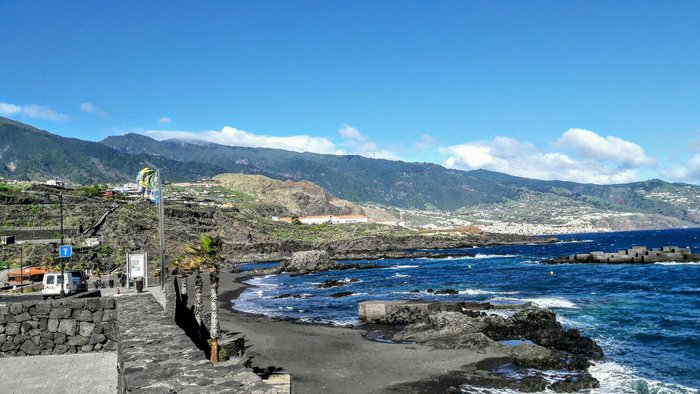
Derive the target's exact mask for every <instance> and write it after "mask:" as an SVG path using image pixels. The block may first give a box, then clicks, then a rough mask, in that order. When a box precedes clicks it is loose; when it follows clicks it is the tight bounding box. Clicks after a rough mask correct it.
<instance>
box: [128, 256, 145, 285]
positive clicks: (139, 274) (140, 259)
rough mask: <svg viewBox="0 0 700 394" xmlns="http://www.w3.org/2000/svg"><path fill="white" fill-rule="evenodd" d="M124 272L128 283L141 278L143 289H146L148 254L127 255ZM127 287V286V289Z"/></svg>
mask: <svg viewBox="0 0 700 394" xmlns="http://www.w3.org/2000/svg"><path fill="white" fill-rule="evenodd" d="M126 272H127V276H128V279H129V281H131V279H134V278H143V280H144V285H145V287H148V254H147V253H127V254H126ZM128 287H129V285H128V284H127V288H128Z"/></svg>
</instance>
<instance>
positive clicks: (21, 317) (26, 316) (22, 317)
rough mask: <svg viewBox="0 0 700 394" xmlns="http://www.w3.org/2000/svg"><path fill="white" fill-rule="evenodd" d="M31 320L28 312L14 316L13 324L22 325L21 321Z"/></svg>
mask: <svg viewBox="0 0 700 394" xmlns="http://www.w3.org/2000/svg"><path fill="white" fill-rule="evenodd" d="M27 320H32V315H30V314H29V312H22V313H20V314H19V315H17V316H15V322H17V323H22V322H23V321H27Z"/></svg>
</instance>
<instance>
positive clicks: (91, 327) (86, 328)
mask: <svg viewBox="0 0 700 394" xmlns="http://www.w3.org/2000/svg"><path fill="white" fill-rule="evenodd" d="M93 331H95V324H93V323H88V322H81V323H80V330H79V333H80V335H81V336H84V337H88V338H89V337H90V336H91V335H92V333H93Z"/></svg>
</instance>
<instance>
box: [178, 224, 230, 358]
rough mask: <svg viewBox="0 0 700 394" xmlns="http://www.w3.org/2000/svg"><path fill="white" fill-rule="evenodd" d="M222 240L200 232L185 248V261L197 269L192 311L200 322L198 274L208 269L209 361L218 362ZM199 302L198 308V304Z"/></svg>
mask: <svg viewBox="0 0 700 394" xmlns="http://www.w3.org/2000/svg"><path fill="white" fill-rule="evenodd" d="M222 246H223V241H222V240H221V238H220V237H218V236H216V237H211V236H209V235H206V234H202V235H200V237H199V242H198V243H197V244H195V245H190V246H189V247H188V248H187V255H188V256H189V258H188V259H186V261H189V262H190V263H189V264H191V266H192V267H193V268H196V270H197V278H196V280H195V287H194V288H195V296H194V299H195V303H194V307H195V310H194V313H195V319H197V320H198V323H200V324H201V313H202V311H201V308H202V306H201V304H202V295H201V294H202V278H201V276H200V275H199V274H200V272H201V270H202V268H206V269H207V270H208V271H209V283H210V287H211V296H210V299H211V324H210V325H211V327H210V328H209V332H210V336H211V362H212V363H217V362H219V266H220V265H221V263H222V262H223V257H222V256H221V249H222ZM198 304H199V310H198V306H197V305H198Z"/></svg>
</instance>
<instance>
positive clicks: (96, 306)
mask: <svg viewBox="0 0 700 394" xmlns="http://www.w3.org/2000/svg"><path fill="white" fill-rule="evenodd" d="M85 309H87V310H89V311H90V312H95V311H98V310H100V309H103V304H102V300H101V299H99V298H93V299H89V300H86V301H85Z"/></svg>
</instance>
